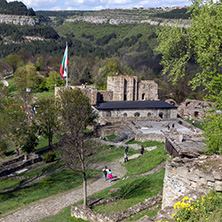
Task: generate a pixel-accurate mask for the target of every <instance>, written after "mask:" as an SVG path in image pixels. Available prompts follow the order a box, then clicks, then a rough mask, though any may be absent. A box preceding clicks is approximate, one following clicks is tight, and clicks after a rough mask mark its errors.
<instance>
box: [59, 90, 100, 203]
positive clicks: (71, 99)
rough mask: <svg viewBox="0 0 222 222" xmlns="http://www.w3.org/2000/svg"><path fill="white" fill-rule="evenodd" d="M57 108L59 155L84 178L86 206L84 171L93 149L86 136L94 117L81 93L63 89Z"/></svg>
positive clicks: (84, 195) (85, 195)
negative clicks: (59, 125)
mask: <svg viewBox="0 0 222 222" xmlns="http://www.w3.org/2000/svg"><path fill="white" fill-rule="evenodd" d="M57 101H58V104H59V107H60V114H61V121H62V128H61V129H62V131H60V132H61V140H60V143H59V148H58V150H59V152H60V154H61V158H62V160H63V161H64V162H65V164H66V165H67V166H68V167H69V168H70V169H72V170H73V171H77V172H80V173H81V174H82V178H83V199H84V205H83V206H84V207H86V206H87V183H86V171H87V169H89V166H90V163H91V162H92V160H93V158H92V157H93V156H94V154H95V153H96V147H95V146H93V144H92V141H90V140H89V138H90V134H89V133H86V128H87V126H89V125H94V124H95V120H96V118H97V115H96V113H95V112H94V111H93V109H92V107H91V105H90V103H89V98H88V97H87V96H85V95H84V94H83V93H82V92H81V91H80V90H73V89H64V90H61V91H60V93H59V97H58V100H57Z"/></svg>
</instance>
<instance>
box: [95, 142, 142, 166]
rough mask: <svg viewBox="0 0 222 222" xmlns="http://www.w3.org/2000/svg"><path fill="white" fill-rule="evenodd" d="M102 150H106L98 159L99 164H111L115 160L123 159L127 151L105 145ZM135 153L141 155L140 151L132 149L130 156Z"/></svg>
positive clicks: (122, 148)
mask: <svg viewBox="0 0 222 222" xmlns="http://www.w3.org/2000/svg"><path fill="white" fill-rule="evenodd" d="M102 150H105V151H104V152H103V153H101V154H100V155H99V156H98V157H97V161H98V162H103V163H109V162H111V161H113V160H117V159H120V158H123V155H124V152H125V149H124V147H123V146H122V147H120V148H116V147H114V146H110V145H104V146H103V148H102ZM135 153H139V151H138V150H134V149H130V150H129V153H128V155H129V156H130V155H133V154H135Z"/></svg>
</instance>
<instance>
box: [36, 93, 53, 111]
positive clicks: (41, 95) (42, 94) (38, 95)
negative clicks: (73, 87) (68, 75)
mask: <svg viewBox="0 0 222 222" xmlns="http://www.w3.org/2000/svg"><path fill="white" fill-rule="evenodd" d="M54 95H55V92H54V90H53V91H44V92H42V93H35V94H34V96H35V97H37V98H38V99H40V98H43V97H46V96H54ZM37 111H38V110H37Z"/></svg>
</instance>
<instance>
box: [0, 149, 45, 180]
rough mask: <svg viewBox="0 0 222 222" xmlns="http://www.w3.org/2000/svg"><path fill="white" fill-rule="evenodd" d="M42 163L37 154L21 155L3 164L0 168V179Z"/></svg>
mask: <svg viewBox="0 0 222 222" xmlns="http://www.w3.org/2000/svg"><path fill="white" fill-rule="evenodd" d="M40 161H42V157H40V156H39V155H38V154H35V153H31V154H28V155H21V156H19V157H16V158H14V159H13V160H10V161H8V162H5V163H3V164H2V165H1V166H0V177H4V176H7V175H9V174H11V173H14V172H15V171H17V170H20V169H23V168H25V167H27V166H30V165H32V164H33V163H37V162H40Z"/></svg>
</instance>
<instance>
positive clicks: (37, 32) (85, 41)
mask: <svg viewBox="0 0 222 222" xmlns="http://www.w3.org/2000/svg"><path fill="white" fill-rule="evenodd" d="M7 4H8V3H7ZM184 13H185V12H184ZM184 13H183V11H180V12H178V10H173V11H171V12H163V11H162V10H155V9H152V10H120V9H119V10H101V11H84V12H83V11H38V12H36V15H37V16H38V17H41V23H40V24H39V25H35V26H16V25H9V24H3V23H2V24H0V40H1V43H0V56H1V58H2V59H4V58H6V57H7V56H8V55H10V54H12V53H16V54H18V55H19V56H20V57H22V58H25V61H31V62H34V63H36V67H38V70H39V71H44V70H48V69H49V68H50V69H53V70H55V71H57V72H58V71H59V67H60V62H61V59H62V56H63V53H64V48H65V45H66V42H68V46H69V57H70V62H69V75H70V81H71V83H72V84H81V83H86V82H87V83H89V84H94V85H96V87H98V88H100V89H105V88H106V76H107V75H113V74H115V73H116V72H118V73H123V74H130V75H132V74H133V75H137V76H138V77H139V79H154V80H155V81H156V82H157V83H158V84H159V95H160V98H161V99H165V98H169V97H171V98H174V99H175V100H177V101H178V102H180V101H182V100H183V99H184V98H186V97H187V96H190V98H193V97H195V98H196V97H197V98H200V97H202V94H201V93H200V94H199V92H194V93H193V92H192V91H191V88H190V87H189V86H187V84H186V82H187V81H188V80H189V78H188V79H186V80H185V84H184V82H183V83H182V82H181V83H178V85H177V86H172V85H171V83H170V82H167V81H168V79H167V78H166V77H162V75H161V71H162V66H161V65H160V61H161V54H159V53H158V52H157V51H155V48H156V47H157V33H158V31H159V29H160V27H159V26H154V25H150V24H148V23H145V22H144V23H137V22H132V23H131V22H127V21H132V19H133V21H139V20H145V19H148V18H150V17H151V16H158V15H159V17H160V16H161V15H162V16H163V17H164V16H165V17H166V18H167V16H166V15H167V14H168V15H170V16H172V18H173V16H174V15H175V14H177V15H178V14H184ZM81 16H82V17H84V16H92V17H98V18H107V19H112V18H115V19H118V18H119V19H123V20H124V21H126V23H121V24H119V25H114V24H110V23H108V22H105V23H101V24H95V23H89V22H83V21H75V22H68V21H66V19H67V18H75V17H81ZM43 21H44V22H43ZM9 43H10V44H9ZM43 57H44V63H43V62H42V63H41V64H39V61H37V60H38V59H39V58H43ZM27 58H28V59H27ZM2 67H7V66H5V64H4V62H3V63H2ZM46 67H47V68H46ZM191 69H193V70H195V64H192V66H191ZM3 72H4V70H3Z"/></svg>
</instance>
